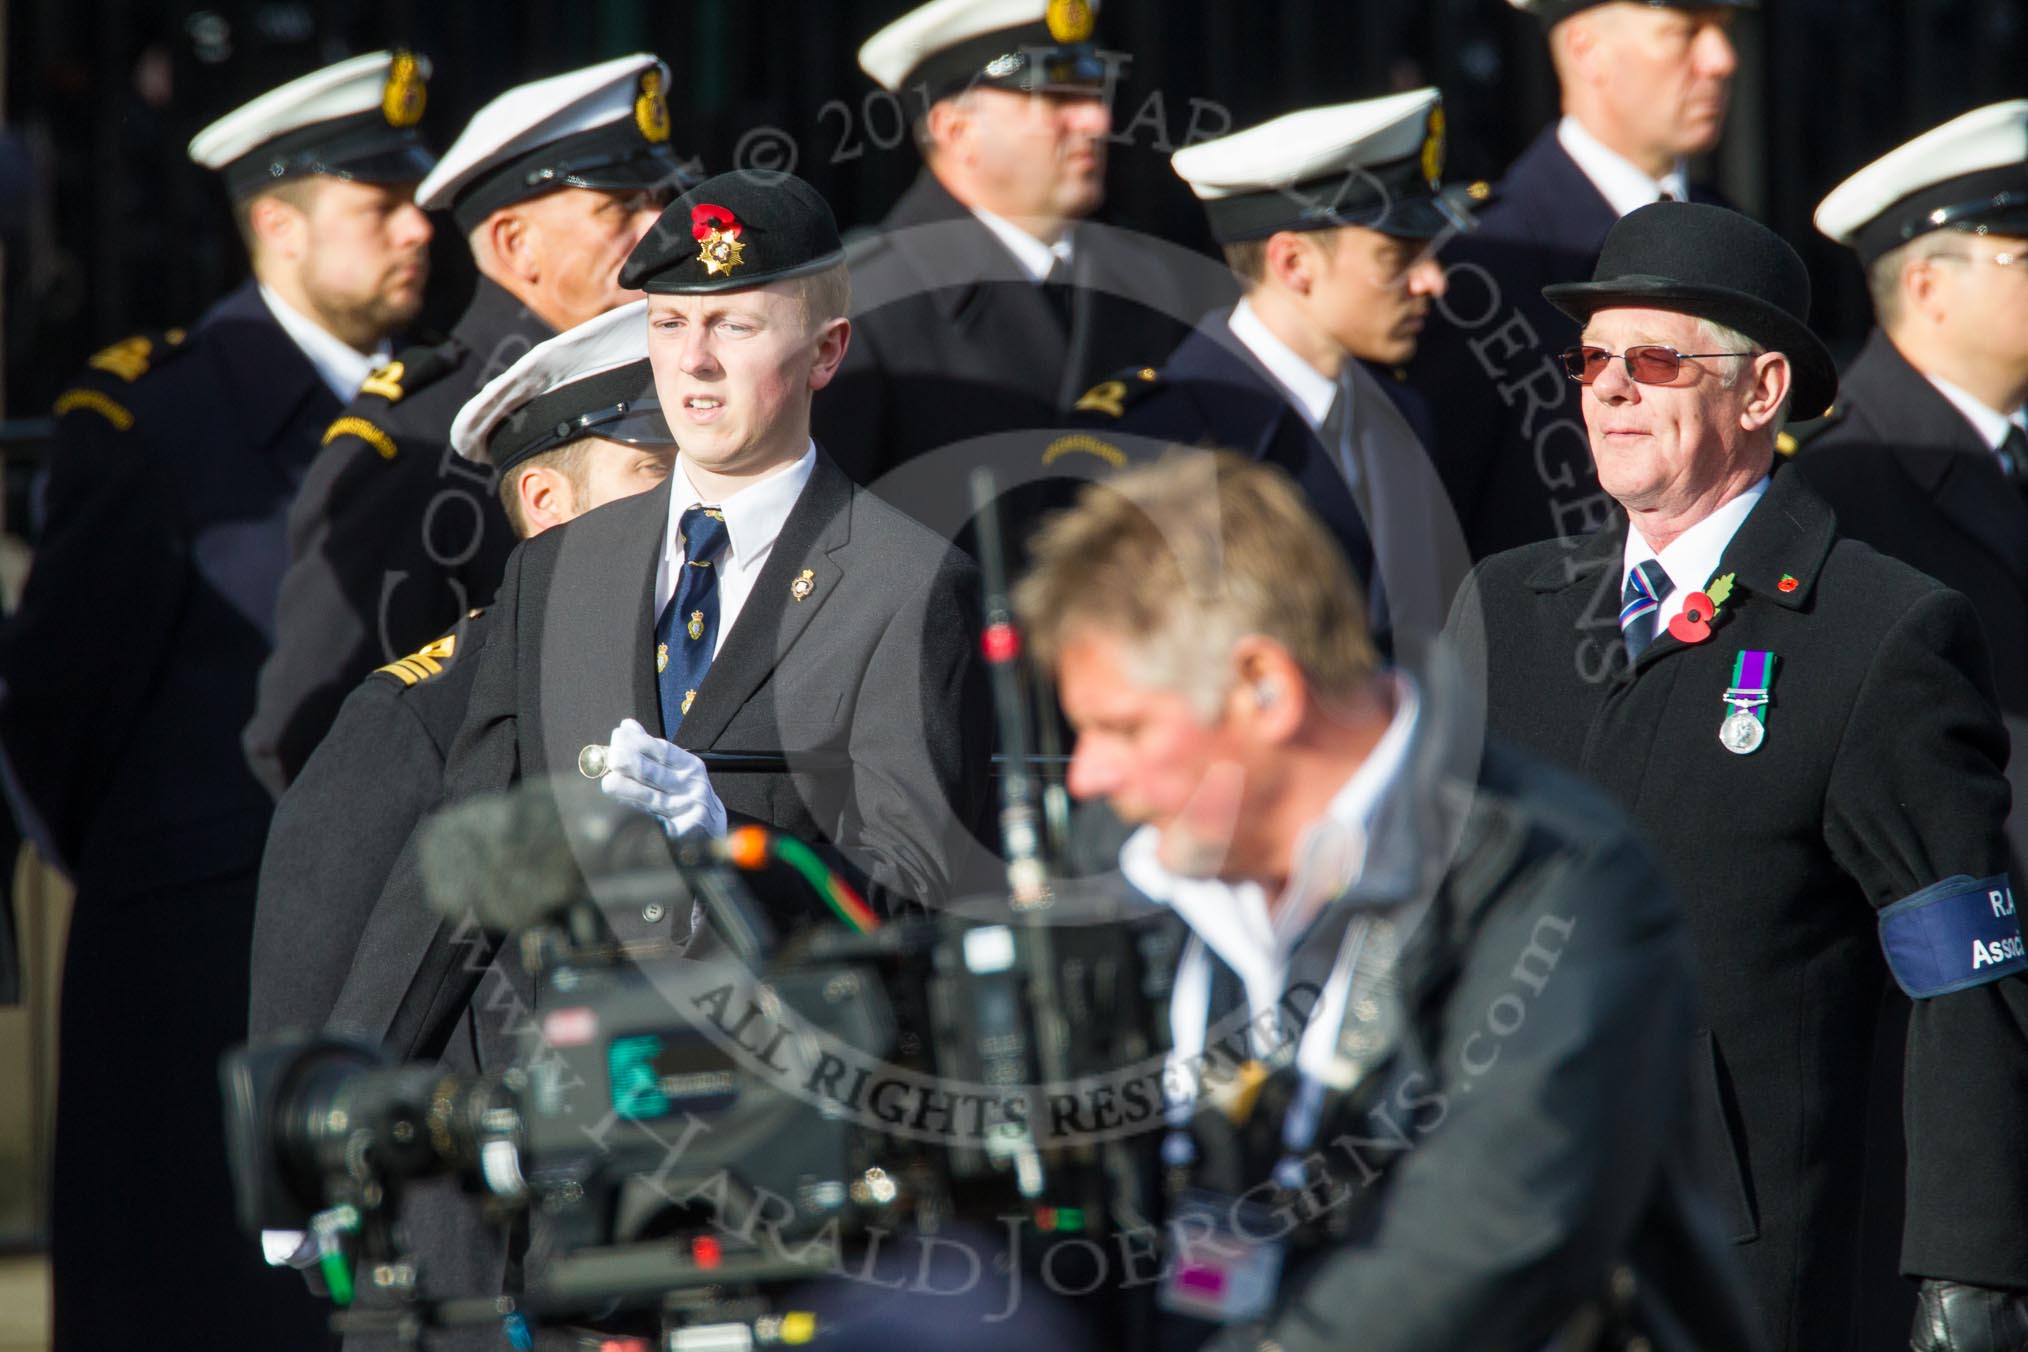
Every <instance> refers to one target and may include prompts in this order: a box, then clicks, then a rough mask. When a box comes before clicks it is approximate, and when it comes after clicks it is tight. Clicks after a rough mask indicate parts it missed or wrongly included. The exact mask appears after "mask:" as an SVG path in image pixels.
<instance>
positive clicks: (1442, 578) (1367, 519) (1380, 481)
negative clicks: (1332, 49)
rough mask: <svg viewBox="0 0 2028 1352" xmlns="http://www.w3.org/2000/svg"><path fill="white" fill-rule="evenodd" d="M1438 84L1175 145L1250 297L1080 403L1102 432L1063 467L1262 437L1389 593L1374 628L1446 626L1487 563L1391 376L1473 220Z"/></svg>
mask: <svg viewBox="0 0 2028 1352" xmlns="http://www.w3.org/2000/svg"><path fill="white" fill-rule="evenodd" d="M1443 156H1444V132H1443V100H1442V97H1441V96H1440V95H1439V94H1438V93H1437V91H1436V90H1434V89H1422V90H1413V91H1410V92H1408V93H1403V94H1392V95H1389V96H1387V97H1385V98H1378V99H1366V100H1362V101H1360V102H1357V103H1343V104H1336V105H1333V106H1330V107H1323V108H1306V109H1304V110H1302V111H1300V112H1294V113H1289V114H1286V115H1284V116H1282V117H1278V118H1275V119H1273V120H1272V121H1269V122H1266V123H1263V124H1261V125H1260V126H1258V127H1252V128H1249V129H1247V130H1245V131H1242V132H1237V133H1234V134H1233V135H1231V136H1225V137H1221V138H1219V139H1217V140H1214V141H1206V142H1204V143H1202V144H1200V145H1195V146H1191V147H1188V148H1187V149H1184V150H1180V151H1178V152H1176V155H1175V159H1174V164H1175V168H1176V172H1177V174H1178V175H1179V176H1180V177H1182V178H1183V180H1184V181H1185V182H1187V183H1188V184H1189V185H1190V187H1191V189H1192V190H1193V191H1194V192H1195V193H1196V194H1197V196H1198V197H1199V199H1201V200H1202V201H1203V203H1204V210H1205V214H1206V215H1207V216H1208V217H1209V218H1210V222H1211V231H1212V234H1213V235H1214V236H1215V237H1216V238H1217V239H1218V241H1219V242H1220V243H1221V244H1222V245H1223V246H1224V248H1225V256H1226V261H1227V263H1228V265H1229V266H1230V267H1231V268H1232V271H1233V273H1234V274H1235V276H1237V277H1238V278H1239V281H1240V284H1241V286H1243V287H1244V288H1245V293H1246V294H1245V296H1244V298H1243V299H1241V300H1240V302H1239V303H1238V304H1237V305H1236V306H1233V307H1232V308H1231V309H1229V310H1221V311H1219V312H1217V313H1214V314H1212V315H1210V316H1207V317H1206V318H1205V320H1204V321H1203V322H1202V323H1201V324H1200V325H1199V326H1198V328H1197V330H1196V331H1195V332H1194V333H1192V334H1191V335H1190V336H1189V337H1188V338H1186V339H1184V340H1183V342H1182V344H1181V345H1180V346H1179V347H1177V349H1176V350H1175V351H1174V352H1173V353H1171V354H1169V356H1168V357H1167V358H1166V360H1163V361H1161V362H1159V363H1158V366H1159V369H1158V367H1157V366H1144V367H1141V368H1139V369H1136V370H1129V371H1124V372H1120V373H1118V374H1116V375H1114V376H1113V377H1112V378H1110V379H1108V380H1106V381H1103V382H1101V383H1100V384H1098V385H1096V386H1094V387H1093V388H1091V389H1090V390H1088V391H1086V392H1085V394H1084V396H1083V397H1082V398H1080V399H1079V400H1078V404H1077V410H1076V411H1077V412H1078V413H1079V414H1080V415H1081V416H1082V417H1083V418H1084V419H1085V420H1086V421H1087V422H1088V424H1089V425H1090V426H1092V427H1093V428H1094V429H1095V430H1098V431H1100V432H1101V433H1124V434H1128V436H1129V437H1130V438H1131V441H1129V440H1128V439H1127V438H1123V437H1115V438H1114V439H1113V440H1110V441H1107V440H1094V439H1093V438H1091V437H1079V436H1076V435H1072V436H1067V437H1063V438H1060V439H1058V440H1057V441H1054V442H1052V443H1050V444H1049V445H1048V446H1047V447H1046V448H1045V449H1044V451H1043V459H1044V462H1045V467H1050V466H1074V465H1085V466H1093V467H1096V468H1098V469H1100V470H1103V469H1104V468H1105V467H1106V464H1107V463H1109V462H1110V461H1112V460H1115V459H1118V458H1121V457H1129V458H1132V457H1137V456H1139V455H1143V454H1146V453H1149V452H1150V451H1158V450H1159V448H1160V447H1161V446H1162V445H1163V444H1164V443H1168V442H1174V443H1178V444H1182V445H1214V446H1222V447H1227V448H1230V449H1235V450H1242V451H1245V452H1246V453H1247V454H1248V455H1249V456H1251V457H1252V458H1254V459H1256V460H1260V461H1263V462H1266V463H1268V464H1272V465H1276V466H1278V467H1279V468H1280V469H1282V470H1283V471H1284V472H1285V473H1287V474H1288V475H1289V476H1290V477H1291V478H1293V479H1294V480H1295V481H1296V484H1297V486H1298V487H1300V488H1301V489H1302V491H1303V494H1304V498H1305V500H1306V501H1307V503H1308V505H1309V508H1310V510H1311V511H1313V512H1315V513H1316V514H1317V515H1318V517H1319V518H1321V519H1322V520H1323V522H1324V523H1325V524H1326V525H1327V526H1329V527H1330V529H1331V532H1332V533H1333V534H1334V535H1335V536H1336V537H1337V538H1338V542H1339V545H1340V546H1341V547H1342V548H1343V549H1344V550H1345V553H1346V556H1347V558H1349V559H1350V560H1351V562H1352V567H1353V570H1354V572H1355V573H1356V574H1357V575H1358V577H1359V580H1360V583H1361V585H1362V586H1363V587H1365V588H1366V589H1367V593H1368V595H1369V596H1370V597H1371V598H1372V600H1371V608H1370V613H1371V619H1372V622H1373V625H1374V629H1375V632H1376V634H1378V635H1381V636H1383V638H1384V637H1385V636H1388V635H1391V634H1392V632H1393V630H1394V629H1395V627H1396V625H1397V624H1398V623H1399V624H1402V625H1404V626H1405V627H1408V628H1413V629H1415V630H1417V631H1418V632H1420V633H1422V634H1425V635H1427V634H1432V633H1435V632H1436V631H1437V630H1439V629H1441V628H1442V627H1443V622H1444V616H1445V613H1446V611H1447V609H1448V607H1449V605H1450V599H1451V594H1452V592H1453V591H1454V590H1455V588H1456V586H1457V584H1458V583H1459V582H1461V581H1462V580H1463V579H1464V575H1465V571H1466V569H1467V567H1468V566H1469V559H1468V556H1467V554H1466V551H1465V544H1464V540H1463V537H1462V534H1461V532H1460V529H1459V526H1458V521H1457V517H1456V514H1455V513H1454V512H1453V510H1452V507H1451V500H1450V495H1449V492H1448V490H1447V489H1446V486H1445V483H1444V475H1443V473H1442V471H1441V469H1440V468H1439V466H1437V465H1436V464H1435V463H1433V461H1432V458H1431V451H1430V448H1429V446H1428V444H1427V442H1426V441H1425V436H1424V434H1425V431H1426V429H1427V428H1428V425H1429V423H1428V417H1429V415H1428V409H1427V408H1426V406H1425V405H1424V404H1423V401H1422V400H1421V398H1420V397H1419V396H1418V395H1417V394H1416V393H1415V392H1414V391H1413V390H1411V389H1409V388H1408V387H1407V386H1406V385H1405V384H1403V383H1401V382H1400V381H1398V380H1396V379H1395V378H1394V376H1393V374H1392V372H1393V371H1394V370H1395V369H1397V368H1398V367H1400V366H1401V365H1402V364H1403V363H1405V362H1406V361H1407V360H1408V359H1409V358H1410V357H1411V356H1413V355H1414V353H1415V347H1416V342H1417V339H1418V336H1419V335H1420V333H1421V332H1422V328H1423V325H1424V323H1425V322H1426V321H1427V319H1428V317H1429V314H1430V311H1431V307H1432V305H1433V304H1434V303H1435V302H1436V300H1437V299H1438V298H1440V297H1441V296H1442V295H1443V289H1444V275H1443V268H1442V266H1441V264H1440V263H1439V262H1438V261H1437V249H1438V247H1439V246H1440V245H1441V244H1442V243H1443V242H1444V241H1445V240H1446V239H1448V238H1449V237H1450V236H1451V235H1453V234H1454V233H1456V232H1457V231H1459V230H1461V229H1463V228H1465V227H1466V226H1467V225H1468V224H1469V221H1468V218H1467V217H1466V215H1465V214H1464V211H1463V208H1462V205H1461V203H1462V201H1463V195H1462V194H1455V195H1448V194H1446V192H1445V190H1444V188H1443V184H1442V177H1441V175H1442V170H1443Z"/></svg>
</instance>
